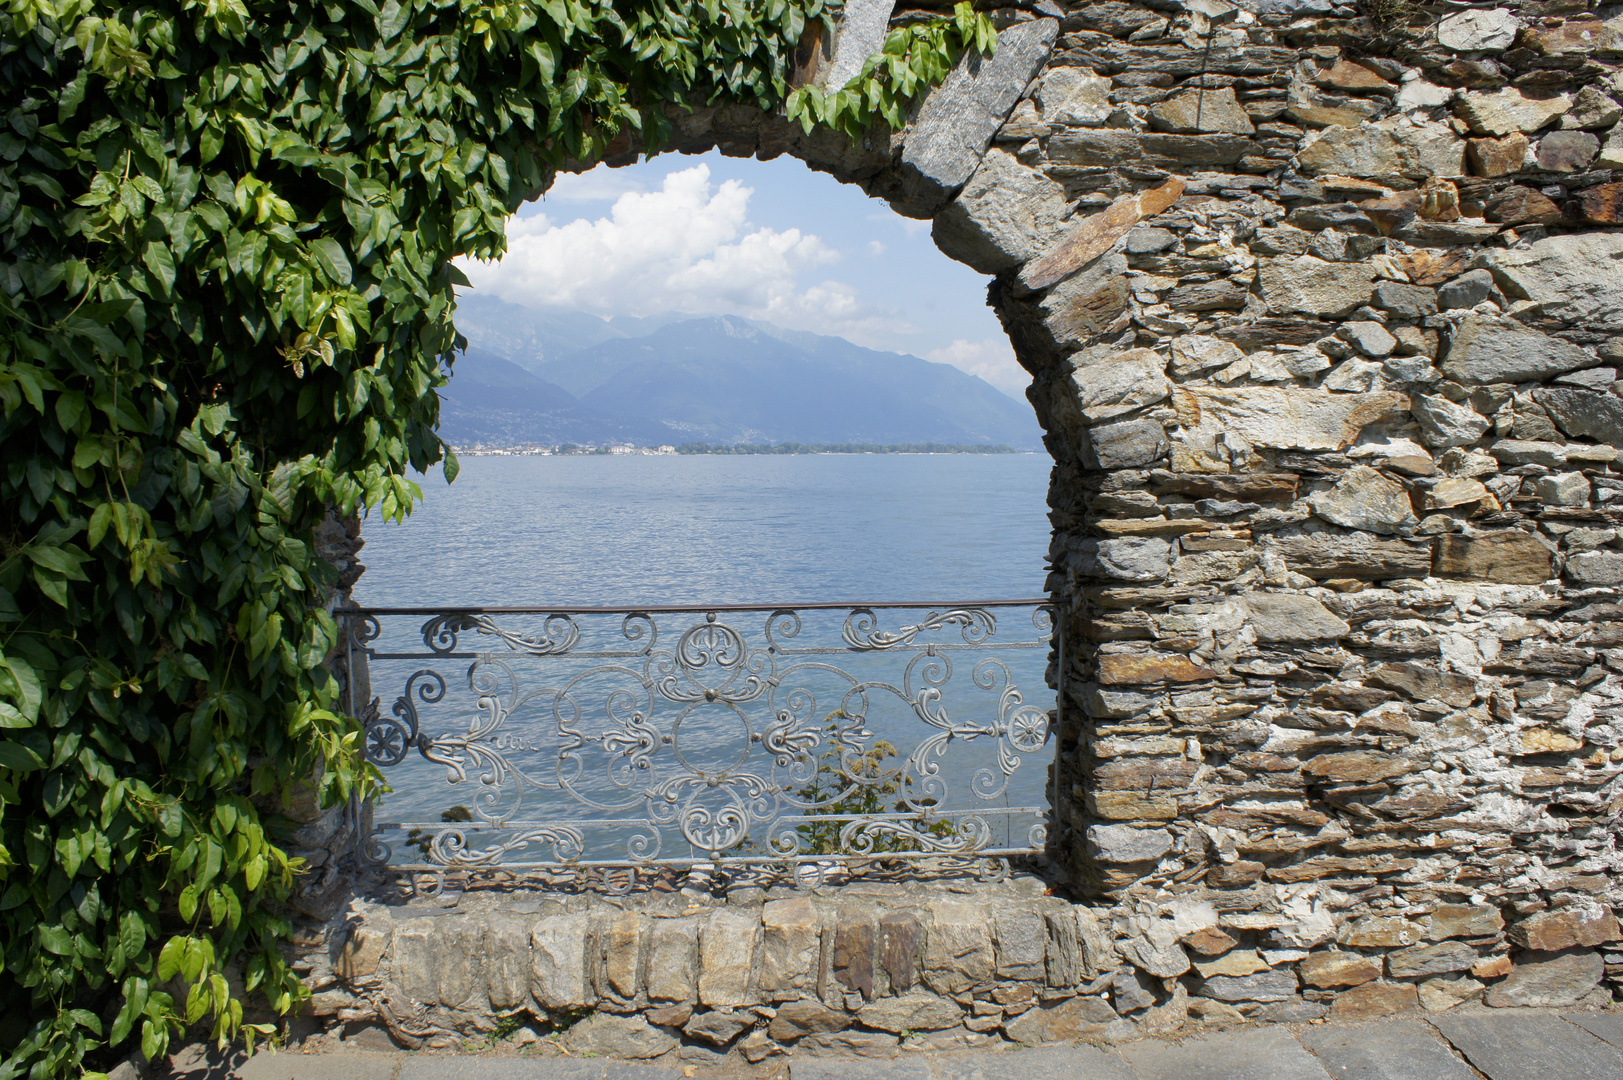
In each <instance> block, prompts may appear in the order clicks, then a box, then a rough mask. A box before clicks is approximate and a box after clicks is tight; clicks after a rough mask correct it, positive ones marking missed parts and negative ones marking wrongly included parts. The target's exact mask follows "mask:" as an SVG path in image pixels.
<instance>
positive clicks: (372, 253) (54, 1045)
mask: <svg viewBox="0 0 1623 1080" xmlns="http://www.w3.org/2000/svg"><path fill="white" fill-rule="evenodd" d="M826 17H827V16H826V13H825V11H824V8H823V3H822V0H703V2H700V3H692V2H689V0H384V2H383V3H381V4H379V3H377V2H376V0H322V2H320V3H316V2H314V0H288V2H287V3H284V4H281V5H278V6H276V7H275V8H274V9H271V8H258V9H256V8H252V7H250V6H249V5H248V4H246V3H245V2H244V0H150V2H143V3H142V4H135V3H131V2H127V0H7V2H6V3H5V4H4V5H3V6H0V245H3V246H4V250H5V253H6V258H5V259H4V260H0V1080H12V1078H14V1077H19V1076H22V1075H24V1074H27V1075H28V1076H29V1077H30V1078H31V1080H55V1078H57V1077H66V1076H69V1075H72V1074H75V1073H79V1072H82V1071H86V1070H88V1069H90V1068H91V1067H92V1066H104V1065H105V1064H106V1063H110V1062H112V1061H113V1060H115V1059H116V1055H118V1054H123V1053H127V1052H128V1051H129V1050H131V1049H133V1048H135V1047H136V1046H137V1045H138V1046H139V1048H140V1050H141V1052H142V1053H144V1054H145V1055H146V1056H147V1057H149V1058H156V1057H157V1056H159V1055H160V1054H161V1053H163V1052H164V1050H165V1049H166V1047H167V1046H168V1042H169V1039H170V1038H171V1037H172V1036H174V1035H175V1034H177V1033H178V1032H180V1031H181V1030H182V1029H183V1027H184V1025H185V1024H187V1023H195V1022H204V1021H206V1022H207V1023H208V1024H209V1030H210V1032H211V1033H212V1035H213V1036H214V1037H215V1038H217V1039H221V1040H224V1039H228V1038H233V1037H239V1036H246V1037H247V1038H248V1039H249V1040H250V1041H251V1040H252V1039H253V1038H255V1037H257V1036H260V1035H265V1034H268V1033H269V1032H270V1030H271V1029H270V1028H269V1027H268V1026H265V1025H254V1024H248V1023H245V1022H244V1013H243V1005H242V1002H241V1001H240V1000H238V999H237V998H236V997H234V996H233V994H232V992H231V984H230V983H229V982H228V981H227V980H226V978H225V965H226V964H227V963H233V962H235V963H240V964H241V971H242V972H243V982H242V987H243V990H244V991H245V992H248V993H254V994H260V995H263V997H264V998H265V999H266V1000H267V1001H268V1002H269V1003H270V1004H271V1005H272V1006H273V1007H274V1008H275V1009H276V1010H278V1011H279V1012H284V1013H285V1012H287V1011H288V1010H290V1009H292V1008H293V1007H295V1006H296V1005H297V1004H298V1002H299V1001H300V1000H302V998H303V997H304V996H305V994H306V991H305V990H304V988H303V987H302V986H301V985H300V983H299V980H298V978H297V976H296V975H295V974H294V973H293V972H292V971H291V970H290V969H289V967H288V964H287V960H286V958H285V957H284V955H283V954H282V952H281V950H280V948H279V945H280V943H281V942H283V941H284V940H285V939H286V938H287V936H288V935H289V933H290V932H291V924H290V923H289V921H288V914H287V911H288V904H289V902H290V900H291V899H292V897H293V894H294V890H295V886H296V884H297V881H298V878H299V876H300V874H301V873H303V871H304V868H303V866H302V864H301V863H300V861H299V860H298V859H296V858H294V857H292V856H291V855H290V854H289V853H288V851H287V845H288V844H289V842H290V841H289V837H290V835H291V833H292V831H293V829H294V827H295V825H294V823H291V822H290V821H288V820H287V819H286V818H285V817H284V813H285V812H286V811H287V810H288V809H289V804H288V802H287V799H288V796H289V794H290V793H292V792H294V791H295V790H298V789H299V786H300V785H303V784H311V785H312V786H313V791H312V792H311V794H312V795H313V796H314V797H315V798H317V799H318V800H321V801H322V802H323V804H325V805H331V804H332V803H334V802H337V801H342V800H347V799H350V798H352V797H361V798H365V797H368V796H369V795H370V793H371V792H373V791H374V790H375V789H376V785H377V783H378V778H377V776H376V773H375V772H374V771H373V770H372V769H371V768H370V767H369V766H367V765H365V764H364V762H363V760H362V758H361V755H360V752H359V747H360V737H361V732H360V729H359V726H358V724H357V723H356V721H355V720H354V719H353V718H352V717H349V716H346V715H344V714H343V713H342V712H340V711H339V694H338V687H337V686H336V684H335V682H334V680H333V678H332V676H331V675H330V674H329V673H328V671H327V669H326V667H325V666H324V662H325V661H326V660H327V658H328V657H329V656H331V655H332V654H333V653H334V650H335V649H336V648H337V646H338V642H339V630H338V627H337V625H336V624H335V622H334V620H333V618H332V617H331V615H329V614H328V612H327V610H326V607H325V605H326V603H327V601H328V599H329V598H330V594H331V590H332V587H333V584H334V579H335V570H334V569H333V567H332V566H330V565H329V564H328V563H326V562H325V561H323V560H322V559H319V558H317V557H315V554H314V552H313V544H314V539H315V536H316V532H317V527H318V526H319V525H320V524H321V523H322V522H323V520H324V518H325V517H326V516H327V514H328V513H329V512H330V511H331V510H332V509H333V508H336V509H337V510H338V511H340V512H354V511H360V512H371V511H375V512H377V513H378V514H380V515H381V516H383V517H384V518H386V519H398V518H402V517H404V516H405V515H406V514H408V513H410V511H411V508H412V506H413V505H414V503H415V502H416V501H417V500H418V499H419V498H421V495H422V492H421V490H420V489H419V487H418V486H417V484H416V482H414V480H413V479H412V474H413V473H414V472H422V471H424V470H426V469H428V468H429V467H431V466H433V465H435V464H437V463H443V468H444V474H445V477H446V478H447V479H448V480H449V479H452V478H454V477H455V475H456V471H457V463H456V460H455V458H454V457H452V456H451V455H450V454H449V453H448V451H447V450H446V448H445V447H443V446H442V445H441V443H440V441H439V439H438V437H437V436H436V434H435V425H436V423H437V421H438V418H439V399H438V396H437V389H438V388H439V387H440V386H442V385H444V383H445V380H446V378H447V372H448V370H449V367H450V365H451V363H452V362H453V361H454V358H455V354H456V349H457V347H458V345H459V338H458V336H457V334H456V330H455V327H454V325H453V322H452V313H453V310H454V307H455V295H454V290H455V289H456V288H457V287H459V286H466V285H467V282H466V280H465V279H463V278H462V276H461V275H460V274H459V273H458V272H457V271H456V269H455V267H454V266H453V265H452V260H453V259H455V258H457V257H460V256H467V255H471V256H475V257H479V258H494V257H499V256H500V255H501V254H502V252H503V250H504V249H505V243H506V241H505V236H504V228H505V223H506V220H507V218H508V216H509V215H510V214H511V213H512V212H513V211H514V210H515V209H516V208H517V207H518V206H520V205H521V204H522V203H523V202H524V201H525V200H527V199H531V198H534V197H535V196H536V195H538V194H539V193H541V192H542V191H544V190H545V188H546V187H547V186H548V184H550V182H551V179H552V177H553V176H554V175H555V174H556V172H557V171H558V170H560V169H562V168H565V167H573V166H574V165H576V164H578V163H580V162H585V161H590V160H593V159H594V158H596V157H598V156H600V155H601V154H602V153H603V152H604V149H605V147H608V146H609V145H610V144H611V143H612V142H613V141H614V140H615V139H616V138H618V137H620V136H621V135H622V133H624V132H626V131H628V130H634V131H639V132H640V133H641V137H642V140H643V145H645V146H648V147H651V148H654V147H657V146H658V145H659V143H660V140H661V139H662V138H664V137H665V136H666V135H667V134H668V131H669V124H670V121H669V120H668V118H667V116H666V112H665V110H666V108H667V107H669V106H673V105H674V106H690V105H695V104H729V103H743V104H750V105H754V106H756V107H759V108H762V109H767V110H771V109H776V108H779V107H780V106H782V105H783V103H784V102H785V100H786V99H787V98H788V93H789V91H788V82H787V80H788V77H789V70H790V66H791V61H792V56H793V52H794V49H795V47H796V46H797V44H798V43H799V41H800V39H801V36H802V31H803V30H804V28H805V26H806V24H807V22H808V21H809V20H812V19H819V18H826ZM990 42H991V38H990V24H988V23H987V22H986V21H985V19H984V18H982V17H981V16H978V15H974V14H973V13H971V12H969V10H968V8H967V7H964V6H962V5H960V9H959V10H958V12H957V13H956V14H955V15H954V16H953V17H952V18H951V19H947V20H938V21H933V22H929V23H927V24H924V25H922V26H918V27H913V28H910V29H908V30H905V31H899V32H898V33H897V34H893V35H892V36H891V39H890V41H888V42H887V45H886V51H885V53H883V54H882V55H881V56H879V57H875V58H874V59H873V60H872V61H871V62H870V63H869V64H868V65H867V67H865V69H864V72H863V75H862V76H860V77H859V79H858V80H856V81H855V82H854V83H853V84H852V86H850V87H846V88H842V89H840V90H839V91H837V92H835V93H834V94H832V95H826V96H822V97H818V96H816V95H815V94H810V93H803V94H801V95H800V96H798V97H797V98H795V100H794V102H792V103H791V108H792V109H794V110H796V111H795V113H794V115H796V116H797V117H799V118H800V119H801V120H802V122H805V123H808V124H816V123H828V124H832V125H834V126H837V127H839V128H840V129H841V130H844V131H846V132H847V133H848V134H853V135H855V134H856V133H858V131H859V130H860V128H861V126H862V125H863V124H866V123H869V122H872V121H873V120H875V119H883V120H885V121H886V122H887V123H890V124H892V125H893V126H897V125H899V124H900V122H901V119H902V115H903V110H905V107H906V103H907V102H908V101H911V100H913V99H914V98H916V96H917V95H918V94H919V93H921V92H922V89H923V87H924V86H925V85H927V84H928V83H930V82H932V81H935V80H937V79H939V78H940V77H942V76H944V75H945V73H946V72H947V71H948V70H949V69H950V66H951V64H952V63H953V62H954V60H955V59H956V57H957V55H958V53H959V52H960V51H961V50H963V49H965V48H977V49H982V50H985V49H987V48H989V47H990ZM312 777H313V778H314V779H313V780H312Z"/></svg>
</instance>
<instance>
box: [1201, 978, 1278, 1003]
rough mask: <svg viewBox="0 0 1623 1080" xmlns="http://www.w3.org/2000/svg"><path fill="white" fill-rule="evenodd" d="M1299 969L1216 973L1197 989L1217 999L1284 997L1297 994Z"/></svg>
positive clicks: (1273, 999) (1274, 999)
mask: <svg viewBox="0 0 1623 1080" xmlns="http://www.w3.org/2000/svg"><path fill="white" fill-rule="evenodd" d="M1296 989H1297V983H1296V973H1295V972H1293V971H1261V972H1258V973H1257V974H1255V975H1213V976H1212V977H1211V978H1209V979H1207V980H1205V981H1204V982H1202V983H1201V984H1200V989H1199V990H1196V991H1195V993H1196V994H1199V995H1200V996H1201V997H1209V998H1216V999H1217V1000H1218V1001H1284V1000H1285V999H1287V998H1293V997H1295V996H1296Z"/></svg>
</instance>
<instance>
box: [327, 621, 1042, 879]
mask: <svg viewBox="0 0 1623 1080" xmlns="http://www.w3.org/2000/svg"><path fill="white" fill-rule="evenodd" d="M344 614H345V616H346V617H347V618H348V619H349V620H351V626H352V629H351V634H350V638H349V640H350V641H352V642H353V643H354V648H355V649H357V650H358V651H359V652H361V653H364V654H365V658H366V662H367V663H368V664H369V665H370V669H371V671H372V677H373V678H374V679H379V678H380V677H381V676H383V675H384V674H385V673H386V672H387V673H389V674H391V675H393V673H394V672H397V671H398V672H399V675H398V676H396V677H398V678H400V680H401V681H400V682H397V683H396V684H395V685H398V686H400V687H401V691H400V693H399V694H398V696H397V697H396V698H395V699H394V701H393V703H392V705H391V706H389V707H388V708H387V709H382V708H374V709H372V710H370V712H369V714H368V716H367V717H366V732H365V741H364V747H365V753H366V756H367V759H368V760H369V761H371V762H372V763H373V764H374V765H376V766H377V767H378V768H379V769H381V770H383V771H384V773H385V776H386V777H387V778H388V779H389V780H390V782H391V784H392V785H393V793H392V794H391V795H390V796H388V797H387V800H386V801H385V803H384V804H383V806H382V807H381V808H379V809H378V811H377V812H376V813H375V814H374V815H372V816H375V817H377V818H378V819H379V820H377V821H376V822H369V825H370V827H369V830H365V831H366V833H367V834H366V835H365V836H364V838H363V840H362V842H361V844H360V845H359V848H358V850H359V851H360V853H361V854H362V855H363V857H365V858H367V859H369V860H371V861H372V862H374V863H376V864H380V865H383V866H387V867H388V868H390V869H392V870H396V871H401V872H404V873H407V874H410V875H415V876H416V877H415V880H416V881H417V883H418V884H419V885H420V886H421V887H422V888H424V889H427V890H428V891H433V890H435V889H438V888H441V887H443V886H444V883H445V881H446V879H447V875H469V874H509V875H530V874H541V875H550V876H553V877H559V876H562V877H564V878H573V879H576V880H577V881H582V880H584V881H585V882H587V883H588V884H591V885H593V886H595V887H598V888H605V889H609V890H610V891H621V890H623V889H624V888H629V887H631V886H632V885H634V884H635V883H636V882H638V881H639V880H641V879H643V878H646V877H648V876H650V875H654V874H660V873H667V872H679V873H687V874H689V875H690V876H691V875H692V874H695V873H698V874H717V873H721V874H726V875H731V876H734V877H738V876H743V877H751V878H772V879H782V878H783V877H785V876H787V877H788V878H789V879H791V880H796V881H801V882H807V881H812V882H816V881H818V880H822V879H823V878H826V877H827V876H828V874H830V873H850V872H853V871H854V870H856V869H861V868H872V867H875V866H879V865H883V866H886V867H892V868H895V867H912V868H914V869H917V868H918V867H920V866H923V865H925V864H928V865H929V866H931V867H933V868H946V869H954V870H960V871H961V870H964V869H970V870H973V871H975V872H976V873H979V874H983V875H985V874H992V875H997V874H999V873H1001V872H1003V871H1005V870H1006V868H1007V865H1008V860H1009V859H1011V858H1015V857H1022V858H1024V857H1032V856H1040V855H1041V853H1042V851H1043V848H1044V845H1045V842H1046V837H1047V823H1048V817H1049V813H1050V811H1049V807H1048V805H1047V802H1046V798H1045V797H1043V796H1042V795H1041V791H1042V788H1041V781H1042V779H1043V778H1044V777H1045V776H1046V771H1047V760H1046V757H1047V746H1048V741H1049V737H1050V731H1051V729H1052V726H1053V724H1054V721H1055V715H1056V714H1055V713H1054V711H1053V710H1054V707H1055V706H1054V698H1053V696H1052V691H1051V690H1050V689H1049V688H1048V687H1047V686H1046V685H1043V684H1042V683H1041V681H1040V678H1041V677H1040V675H1038V676H1037V678H1035V679H1033V678H1032V677H1031V675H1032V673H1033V672H1039V673H1040V672H1041V671H1042V670H1043V669H1044V667H1045V666H1046V665H1047V661H1048V650H1049V649H1050V648H1051V647H1052V644H1053V627H1054V617H1053V612H1052V610H1051V608H1050V607H1049V605H1048V604H1047V602H1046V601H1040V600H1027V601H991V602H981V603H974V604H950V605H928V606H927V605H882V604H858V605H799V606H792V605H784V606H773V605H756V606H747V607H731V608H729V607H713V608H675V609H670V608H667V609H656V608H642V609H613V610H610V609H487V610H479V611H472V610H443V611H434V610H423V609H374V610H358V611H352V612H346V613H344ZM1022 615H1026V616H1028V617H1027V618H1021V616H1022ZM425 662H426V663H425ZM452 663H454V664H455V665H456V666H447V665H448V664H452ZM463 663H465V665H466V666H465V667H464V666H462V664H463ZM419 664H421V665H423V666H418V665H419ZM408 669H409V671H408ZM1017 670H1018V671H1019V672H1021V673H1022V675H1023V677H1024V678H1023V682H1024V685H1022V678H1017V675H1016V671H1017ZM1033 684H1035V686H1036V691H1037V697H1036V699H1035V700H1031V697H1032V690H1031V687H1032V686H1033ZM1034 755H1035V756H1037V760H1036V761H1032V760H1030V759H1031V758H1033V756H1034ZM1034 784H1035V787H1034V786H1033V785H1034ZM1033 791H1035V792H1037V793H1038V794H1037V795H1036V796H1035V797H1033ZM446 792H450V793H451V794H452V795H454V796H456V797H458V798H459V799H460V800H461V801H460V802H459V804H458V805H456V806H454V807H452V808H451V809H450V810H447V811H444V812H443V813H442V815H441V820H438V821H435V820H405V819H404V818H406V817H409V816H412V815H409V814H401V811H399V810H396V809H395V807H407V808H410V807H414V806H415V807H433V806H436V805H438V803H437V802H436V801H435V800H436V799H437V800H439V801H440V802H443V801H445V799H446V794H445V793H446ZM397 814H399V815H400V816H401V818H402V819H401V820H382V819H383V818H385V817H393V816H395V815H397ZM415 816H418V817H425V818H426V817H429V816H430V815H429V814H425V813H419V814H417V815H415Z"/></svg>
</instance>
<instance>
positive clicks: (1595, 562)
mask: <svg viewBox="0 0 1623 1080" xmlns="http://www.w3.org/2000/svg"><path fill="white" fill-rule="evenodd" d="M1567 576H1568V577H1570V578H1571V579H1572V580H1573V581H1575V582H1577V583H1578V584H1579V585H1581V586H1583V587H1585V588H1592V587H1596V586H1601V585H1607V586H1610V585H1623V551H1585V552H1582V553H1580V554H1578V555H1574V556H1572V558H1570V559H1568V560H1567Z"/></svg>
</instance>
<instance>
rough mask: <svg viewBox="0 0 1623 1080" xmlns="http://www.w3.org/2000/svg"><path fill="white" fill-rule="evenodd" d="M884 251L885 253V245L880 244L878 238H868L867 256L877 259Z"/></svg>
mask: <svg viewBox="0 0 1623 1080" xmlns="http://www.w3.org/2000/svg"><path fill="white" fill-rule="evenodd" d="M884 253H885V245H884V244H881V243H880V242H879V241H878V240H869V241H868V257H869V258H873V259H877V258H879V256H881V255H883V254H884Z"/></svg>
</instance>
